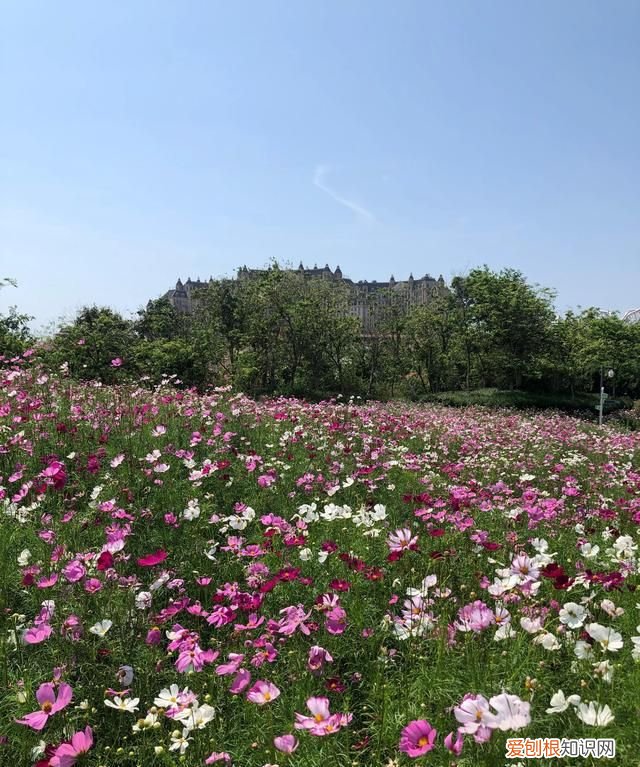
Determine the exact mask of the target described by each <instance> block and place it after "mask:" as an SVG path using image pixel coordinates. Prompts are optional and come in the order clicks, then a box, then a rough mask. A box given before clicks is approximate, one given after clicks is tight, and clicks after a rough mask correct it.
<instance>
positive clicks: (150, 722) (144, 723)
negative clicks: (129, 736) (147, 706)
mask: <svg viewBox="0 0 640 767" xmlns="http://www.w3.org/2000/svg"><path fill="white" fill-rule="evenodd" d="M159 726H160V723H159V722H158V715H157V714H153V713H151V712H150V713H148V714H147V715H146V716H145V718H144V719H138V721H137V722H136V723H135V724H134V725H133V726H132V728H131V729H132V730H133V731H134V732H143V731H144V730H149V729H152V728H153V729H156V728H157V727H159Z"/></svg>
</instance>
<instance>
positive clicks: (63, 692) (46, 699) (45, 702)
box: [16, 682, 73, 730]
mask: <svg viewBox="0 0 640 767" xmlns="http://www.w3.org/2000/svg"><path fill="white" fill-rule="evenodd" d="M72 697H73V690H72V689H71V687H70V686H69V685H68V684H64V683H62V684H61V685H60V687H59V688H58V695H57V698H56V693H55V689H54V686H53V685H52V684H51V683H50V682H46V683H45V684H41V685H40V687H38V690H37V692H36V700H37V701H38V703H39V704H40V711H34V712H32V713H31V714H27V715H26V716H25V717H24V718H23V719H16V722H17V723H18V724H26V725H27V726H28V727H31V729H32V730H42V729H44V726H45V725H46V723H47V721H48V719H49V717H50V716H53V715H54V714H56V713H57V712H58V711H62V709H63V708H65V707H66V706H68V705H69V703H70V702H71V698H72Z"/></svg>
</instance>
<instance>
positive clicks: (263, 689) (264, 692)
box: [247, 680, 280, 706]
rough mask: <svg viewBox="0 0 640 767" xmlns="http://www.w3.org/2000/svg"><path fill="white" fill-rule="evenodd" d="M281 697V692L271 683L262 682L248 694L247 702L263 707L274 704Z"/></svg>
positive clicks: (254, 686)
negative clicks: (266, 704)
mask: <svg viewBox="0 0 640 767" xmlns="http://www.w3.org/2000/svg"><path fill="white" fill-rule="evenodd" d="M279 695H280V690H279V689H278V688H277V687H276V686H275V684H272V683H271V682H265V681H263V680H260V681H258V682H256V683H255V684H254V685H253V687H252V688H251V689H250V690H249V691H248V692H247V700H248V701H250V702H251V703H257V704H258V705H260V706H262V705H264V704H265V703H271V702H273V701H274V700H275V699H276V698H277V697H278V696H279Z"/></svg>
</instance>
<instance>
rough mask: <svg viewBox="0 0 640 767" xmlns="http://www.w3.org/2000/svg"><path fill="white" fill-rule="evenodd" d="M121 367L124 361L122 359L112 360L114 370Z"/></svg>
mask: <svg viewBox="0 0 640 767" xmlns="http://www.w3.org/2000/svg"><path fill="white" fill-rule="evenodd" d="M121 366H122V360H121V359H120V357H115V358H114V359H112V360H111V367H112V368H119V367H121Z"/></svg>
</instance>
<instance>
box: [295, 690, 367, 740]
mask: <svg viewBox="0 0 640 767" xmlns="http://www.w3.org/2000/svg"><path fill="white" fill-rule="evenodd" d="M307 708H308V709H309V711H310V712H311V716H304V715H303V714H298V713H297V712H296V722H295V724H294V727H295V728H296V730H307V731H308V732H309V733H310V734H311V735H318V736H324V735H333V734H334V733H336V732H338V730H339V729H340V728H341V727H346V726H347V725H348V724H349V723H350V722H351V720H352V718H353V715H352V714H332V713H331V712H330V711H329V699H328V698H324V697H322V698H309V699H308V700H307Z"/></svg>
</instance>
